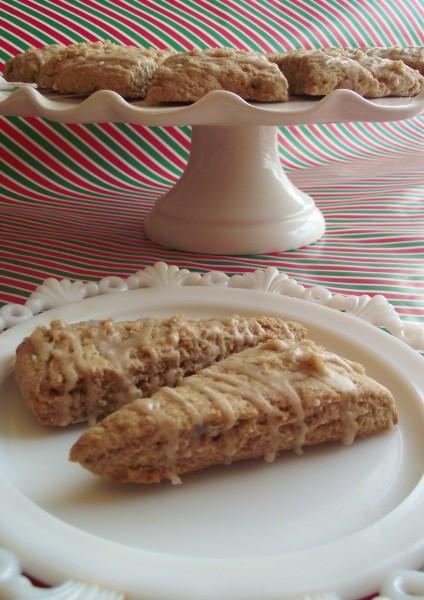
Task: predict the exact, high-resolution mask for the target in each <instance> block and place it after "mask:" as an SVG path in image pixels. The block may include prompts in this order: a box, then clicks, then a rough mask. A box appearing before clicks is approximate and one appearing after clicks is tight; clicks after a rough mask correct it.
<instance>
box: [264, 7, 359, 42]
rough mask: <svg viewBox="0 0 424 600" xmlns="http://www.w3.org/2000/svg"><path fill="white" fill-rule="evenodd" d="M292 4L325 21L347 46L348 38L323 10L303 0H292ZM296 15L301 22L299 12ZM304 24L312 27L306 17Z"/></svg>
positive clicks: (330, 29)
mask: <svg viewBox="0 0 424 600" xmlns="http://www.w3.org/2000/svg"><path fill="white" fill-rule="evenodd" d="M269 1H270V2H271V3H272V4H277V3H276V2H275V0H269ZM319 3H320V2H319V0H317V1H316V4H319ZM292 4H295V5H296V6H298V7H299V8H300V9H301V10H303V11H304V12H306V13H309V14H310V15H311V16H313V17H315V18H316V19H317V20H318V21H319V23H321V24H324V23H325V27H326V29H328V30H329V31H330V32H331V33H332V35H333V36H334V37H335V38H336V40H337V41H338V42H339V44H340V46H347V44H348V42H347V39H346V38H345V37H344V35H343V34H342V33H341V32H340V31H339V30H338V28H337V27H336V26H335V25H334V22H333V20H332V19H329V18H328V17H327V16H326V15H325V14H323V13H322V12H319V11H318V10H315V9H314V8H313V7H312V6H310V5H309V3H308V2H302V0H292ZM294 17H295V18H296V19H297V20H299V22H300V18H299V15H298V13H297V12H295V13H294ZM302 22H303V24H304V25H305V27H311V25H312V24H311V23H310V22H309V21H308V20H307V19H304V20H303V21H302ZM313 27H314V31H315V32H316V34H317V35H318V31H319V30H318V29H315V27H316V26H315V24H314V25H313ZM324 45H325V46H327V45H328V40H325V43H324Z"/></svg>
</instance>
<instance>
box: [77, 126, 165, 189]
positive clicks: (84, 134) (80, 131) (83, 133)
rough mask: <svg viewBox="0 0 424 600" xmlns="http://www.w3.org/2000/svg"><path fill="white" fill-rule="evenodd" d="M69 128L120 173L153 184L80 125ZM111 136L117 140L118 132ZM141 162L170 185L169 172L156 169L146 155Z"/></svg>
mask: <svg viewBox="0 0 424 600" xmlns="http://www.w3.org/2000/svg"><path fill="white" fill-rule="evenodd" d="M69 127H70V129H71V130H72V131H74V132H75V133H76V135H78V136H80V137H81V139H82V140H84V141H85V142H87V143H88V144H89V145H90V146H91V148H92V149H93V150H97V151H98V152H101V153H102V155H103V156H104V157H105V158H106V159H107V160H110V161H111V162H112V163H113V164H114V166H115V167H117V168H119V169H121V170H122V171H124V173H127V174H129V175H131V176H134V175H133V173H137V179H138V178H139V179H140V181H150V182H153V183H154V180H147V179H146V178H145V177H143V176H142V175H141V174H139V173H138V172H137V171H132V169H130V168H128V166H127V165H126V163H124V162H123V161H121V160H120V159H119V158H118V157H117V156H116V154H112V152H111V151H110V150H109V149H108V148H107V147H106V146H105V145H104V144H102V143H101V142H99V140H97V139H96V138H95V137H94V136H91V135H90V134H89V132H88V131H87V129H85V128H84V127H82V126H81V125H78V124H71V125H69ZM102 127H103V128H106V130H107V129H108V128H110V127H111V124H110V123H104V124H102ZM113 135H114V137H116V138H118V135H119V131H118V130H117V129H114V130H113ZM143 161H144V165H145V166H147V167H148V168H149V169H153V170H154V171H155V172H156V173H157V174H158V175H161V176H162V177H165V178H166V179H169V180H170V183H171V182H172V180H171V179H170V175H169V172H168V171H166V170H165V169H162V168H160V167H158V165H156V164H155V163H154V162H153V161H152V160H151V159H150V158H149V157H148V156H147V155H143Z"/></svg>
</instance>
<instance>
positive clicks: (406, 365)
mask: <svg viewBox="0 0 424 600" xmlns="http://www.w3.org/2000/svg"><path fill="white" fill-rule="evenodd" d="M175 313H180V314H187V315H190V316H194V317H208V316H222V315H228V314H231V313H238V314H241V315H255V314H269V315H279V316H280V315H281V316H284V317H287V318H290V319H296V320H299V321H301V322H303V323H304V324H306V326H307V327H308V328H309V330H310V335H311V337H312V338H313V339H315V340H316V341H317V342H319V343H322V344H324V345H325V346H326V347H328V348H329V349H331V350H333V351H335V352H338V353H340V354H342V355H345V356H347V357H348V358H350V359H353V360H359V361H360V362H362V363H363V364H365V365H366V367H367V369H368V372H369V373H370V374H371V376H374V377H375V378H377V379H378V380H379V381H380V382H381V383H383V384H384V385H386V386H388V387H389V388H390V389H391V390H392V391H393V393H394V394H395V396H396V398H397V402H398V406H399V411H400V424H399V426H398V427H397V429H396V430H395V431H393V432H390V433H386V434H382V435H378V436H375V437H373V438H370V439H367V440H363V441H358V442H356V443H355V444H354V445H353V446H350V447H344V446H341V445H337V444H333V445H327V446H323V447H320V448H316V449H308V450H307V451H306V452H305V454H304V455H303V456H302V457H299V456H295V455H292V454H286V455H284V456H281V458H279V459H278V460H277V461H276V462H275V463H274V464H272V465H267V464H265V463H263V462H262V461H251V462H246V463H244V464H242V463H240V464H234V465H231V466H230V467H218V468H213V469H209V470H206V471H204V472H200V473H197V474H192V475H189V476H186V477H184V480H183V485H182V486H175V487H174V486H172V485H171V484H168V483H164V484H161V485H157V486H150V487H149V486H139V487H137V486H127V487H116V486H113V485H112V484H108V483H105V482H103V481H100V480H98V479H96V478H94V477H92V476H91V475H90V474H89V473H87V472H85V471H84V470H83V469H81V468H80V467H79V466H78V465H75V464H71V463H69V462H68V461H67V455H68V451H69V448H70V446H71V445H72V443H73V442H74V440H75V439H76V438H77V436H78V435H79V434H80V432H81V431H82V427H75V428H71V429H69V430H66V431H57V430H55V429H46V428H43V427H41V426H39V425H37V424H36V423H35V421H34V419H33V418H32V416H31V415H30V414H29V412H28V411H27V410H26V408H25V407H24V406H23V405H22V403H21V401H20V398H19V395H18V392H17V389H16V386H15V384H14V382H13V379H12V377H11V369H12V365H13V355H14V350H15V348H16V345H17V344H18V343H19V342H20V340H21V339H22V338H23V337H24V336H25V335H27V334H28V333H29V332H30V331H31V330H32V329H33V328H34V327H35V326H36V325H38V324H40V323H48V322H49V321H50V320H51V319H52V318H53V317H60V318H62V319H64V320H66V321H69V322H73V321H78V320H85V319H95V318H105V317H107V316H112V317H114V318H116V319H119V320H121V319H134V318H138V317H142V316H152V315H157V316H165V315H170V314H175ZM0 341H1V343H0V381H1V384H0V385H1V387H0V473H1V475H0V486H1V495H0V515H1V517H0V545H4V546H5V547H6V548H8V549H9V550H10V551H12V552H14V553H15V554H16V555H18V556H19V558H20V559H21V560H22V562H23V565H24V567H25V568H26V570H27V571H28V572H29V573H34V574H36V575H37V577H39V578H41V579H43V580H45V581H47V582H49V583H57V582H60V581H62V580H64V579H67V578H74V579H84V580H88V581H91V582H97V583H99V584H100V585H102V586H104V587H106V588H110V589H116V590H120V591H122V592H124V593H126V594H128V596H127V597H128V598H130V599H132V600H136V599H137V600H139V599H141V598H143V600H217V599H219V600H277V599H278V600H282V599H285V598H292V597H294V596H305V595H307V594H310V593H314V594H319V593H324V592H330V591H331V592H336V593H338V594H339V595H340V596H341V597H342V598H344V599H345V600H349V599H352V600H353V599H354V598H359V597H361V596H362V595H365V594H367V593H370V592H372V591H375V590H377V589H379V587H380V585H381V583H382V581H383V579H384V577H385V576H386V575H387V574H388V573H390V572H392V571H393V569H395V568H400V567H408V568H414V567H418V566H420V565H422V563H423V562H424V539H423V535H422V523H423V522H424V481H423V477H422V476H423V472H424V401H423V397H424V378H423V365H424V363H423V360H422V358H421V357H420V356H419V355H418V354H417V353H416V352H414V351H413V350H411V349H410V348H408V347H407V346H406V345H405V344H403V343H402V342H400V341H398V340H396V339H395V338H394V337H393V336H390V335H389V334H386V333H384V332H383V331H381V330H379V329H377V328H375V327H374V326H372V325H370V324H369V323H366V322H364V321H362V320H360V319H358V318H356V317H353V316H351V315H348V314H344V313H339V312H337V311H334V310H331V309H329V308H326V307H323V306H319V305H315V304H311V303H307V302H305V301H302V300H298V299H293V298H286V297H282V296H278V295H271V294H265V293H263V292H258V291H246V290H241V289H230V288H219V287H212V288H205V287H204V286H203V287H202V286H200V287H175V288H172V289H167V288H162V289H160V288H157V289H155V288H153V289H139V290H133V291H129V292H125V293H120V294H117V293H115V294H107V295H104V296H97V297H94V298H90V299H87V300H83V301H82V302H78V303H75V304H71V305H67V306H63V307H60V308H56V309H53V310H50V311H48V312H46V313H44V314H42V315H39V316H37V317H34V318H32V319H30V320H29V321H27V322H23V323H21V324H19V325H16V326H15V327H13V328H12V329H10V330H9V331H6V332H5V333H3V334H2V335H1V336H0Z"/></svg>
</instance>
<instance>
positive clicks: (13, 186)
mask: <svg viewBox="0 0 424 600" xmlns="http://www.w3.org/2000/svg"><path fill="white" fill-rule="evenodd" d="M18 172H19V171H18ZM3 177H4V180H5V181H7V182H8V187H9V188H10V190H11V191H13V192H15V193H16V194H19V195H22V200H16V199H15V198H10V199H8V198H7V197H2V199H1V201H2V202H3V201H4V202H6V201H7V202H9V203H10V204H17V205H18V206H19V207H20V208H22V205H25V204H26V203H28V200H29V199H31V200H37V201H39V203H40V204H37V205H36V206H37V207H39V206H45V207H46V208H47V207H49V210H51V207H52V204H54V203H55V202H57V201H59V202H60V210H62V211H63V209H64V207H66V208H69V209H71V210H72V211H73V212H76V211H77V212H78V213H79V214H84V215H85V214H86V213H91V212H92V210H93V208H94V209H98V208H99V207H101V208H102V209H103V210H105V203H106V206H107V203H110V201H111V199H110V198H108V197H105V198H97V199H96V201H94V200H93V198H90V204H89V205H88V206H87V207H84V206H82V205H81V202H75V201H73V200H72V199H71V198H66V194H61V196H63V195H64V196H65V198H63V197H61V198H56V196H55V195H53V196H45V195H41V194H38V193H37V192H35V191H34V190H32V189H30V188H28V187H26V186H24V185H22V184H19V183H16V181H14V180H13V179H11V178H9V177H8V176H6V175H3ZM46 192H47V193H49V190H48V189H46ZM142 193H143V192H142V190H141V191H140V196H142ZM83 199H85V200H87V197H86V196H83ZM117 202H118V203H119V205H118V206H117V207H116V212H118V210H121V203H122V200H121V199H120V198H113V203H114V204H115V203H117ZM144 202H146V200H144ZM34 210H36V209H34ZM58 210H59V209H58ZM133 210H136V209H133ZM125 211H126V212H129V211H131V205H130V204H127V205H126V206H125Z"/></svg>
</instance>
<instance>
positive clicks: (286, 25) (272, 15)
mask: <svg viewBox="0 0 424 600" xmlns="http://www.w3.org/2000/svg"><path fill="white" fill-rule="evenodd" d="M252 4H255V8H256V9H257V10H259V11H261V12H263V13H264V14H265V15H267V17H269V18H270V19H272V20H273V21H275V22H276V23H278V24H279V25H281V26H282V27H284V29H286V30H287V31H289V32H290V33H291V34H292V35H293V37H294V38H296V39H297V41H299V42H300V44H301V45H302V46H303V47H304V48H312V46H311V42H310V41H309V40H308V38H307V37H305V36H304V34H303V33H302V32H301V30H300V29H298V28H296V27H294V25H292V24H291V23H288V22H287V21H286V20H284V19H281V18H280V17H279V16H277V15H276V14H275V13H274V12H271V11H270V10H268V9H267V7H266V6H265V5H264V4H259V3H258V2H257V1H255V0H253V2H252ZM289 12H290V11H289V10H288V9H285V10H284V13H285V14H286V15H288V14H289ZM297 20H299V19H297ZM272 33H273V35H274V36H275V37H277V36H278V39H279V40H280V42H281V45H282V47H283V48H289V46H288V45H287V40H286V38H285V37H283V36H281V35H279V33H278V32H277V31H276V30H272ZM272 50H275V48H272Z"/></svg>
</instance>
